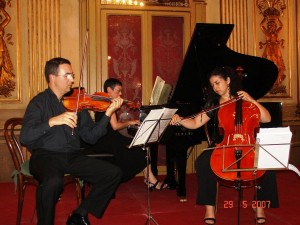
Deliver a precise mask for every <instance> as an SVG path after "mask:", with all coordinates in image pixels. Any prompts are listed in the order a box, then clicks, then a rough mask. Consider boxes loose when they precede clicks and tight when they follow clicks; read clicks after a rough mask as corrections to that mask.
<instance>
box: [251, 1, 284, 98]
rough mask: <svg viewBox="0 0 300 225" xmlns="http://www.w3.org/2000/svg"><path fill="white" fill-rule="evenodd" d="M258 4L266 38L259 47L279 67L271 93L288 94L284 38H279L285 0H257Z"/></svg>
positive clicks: (264, 56)
mask: <svg viewBox="0 0 300 225" xmlns="http://www.w3.org/2000/svg"><path fill="white" fill-rule="evenodd" d="M256 5H257V7H258V9H259V11H260V14H262V15H263V17H264V18H263V20H262V21H261V23H260V27H261V30H262V31H263V33H264V35H265V37H266V40H265V42H262V41H260V42H259V48H260V49H262V48H264V51H263V54H262V57H263V58H266V59H269V60H271V61H272V62H274V63H275V65H276V66H277V68H278V78H277V80H276V82H275V84H274V86H273V88H272V89H271V91H270V93H271V94H286V93H287V90H286V86H285V85H284V83H283V81H284V80H285V78H286V75H285V70H286V68H285V64H284V60H283V57H282V52H281V49H283V48H284V39H280V38H279V34H280V32H281V31H282V29H283V26H284V25H283V23H282V21H281V20H280V16H282V15H283V11H284V10H285V9H286V2H285V0H257V1H256Z"/></svg>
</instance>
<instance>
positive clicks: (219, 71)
mask: <svg viewBox="0 0 300 225" xmlns="http://www.w3.org/2000/svg"><path fill="white" fill-rule="evenodd" d="M212 76H220V77H222V78H223V79H224V80H226V79H227V78H228V77H229V78H230V84H229V87H230V94H231V95H233V96H237V92H238V91H240V90H242V82H241V78H240V77H239V76H238V74H237V73H236V71H235V70H234V69H233V68H231V67H229V66H222V67H217V68H215V69H213V70H212V71H211V72H210V74H209V77H208V79H210V78H211V77H212Z"/></svg>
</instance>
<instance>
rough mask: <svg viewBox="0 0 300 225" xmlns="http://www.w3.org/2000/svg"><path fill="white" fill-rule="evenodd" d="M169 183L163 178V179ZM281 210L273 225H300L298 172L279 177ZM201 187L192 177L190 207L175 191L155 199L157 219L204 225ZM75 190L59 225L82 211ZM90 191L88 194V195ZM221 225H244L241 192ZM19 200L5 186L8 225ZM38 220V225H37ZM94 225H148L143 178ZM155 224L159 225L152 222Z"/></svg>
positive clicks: (31, 191)
mask: <svg viewBox="0 0 300 225" xmlns="http://www.w3.org/2000/svg"><path fill="white" fill-rule="evenodd" d="M160 178H161V179H163V177H160ZM277 181H278V190H279V199H280V208H278V209H267V210H266V215H267V223H266V224H270V225H279V224H280V225H296V224H299V223H300V178H299V177H298V176H297V175H296V174H295V173H294V172H292V171H280V172H278V173H277ZM196 189H197V183H196V177H195V175H194V174H190V175H187V194H188V196H187V197H188V202H187V203H179V201H178V199H177V196H176V192H175V191H172V190H163V191H153V192H151V193H150V205H151V215H152V216H153V218H154V219H155V221H156V222H157V223H158V224H159V225H201V224H204V223H203V216H204V209H203V208H202V207H200V206H196V205H195V195H196ZM73 191H74V187H73V185H69V186H67V187H66V189H65V191H64V193H63V195H62V199H61V201H60V202H59V203H58V204H57V208H56V223H55V225H64V224H65V221H66V219H67V217H68V215H69V213H70V212H71V211H72V209H74V208H75V206H76V201H75V196H74V195H73V193H74V192H73ZM87 191H88V190H87ZM219 193H220V194H219V203H218V204H219V205H218V213H217V223H216V225H234V224H238V219H237V191H235V190H233V189H232V188H226V187H221V188H220V192H219ZM34 195H35V188H33V187H29V188H28V189H27V191H26V195H25V202H24V209H23V216H22V221H21V224H22V225H32V224H36V214H34V207H35V196H34ZM252 196H253V189H246V190H244V199H243V200H244V201H246V203H248V205H247V207H245V208H241V213H240V224H241V225H242V224H243V225H252V224H255V223H254V220H253V218H254V214H253V211H252V207H251V205H250V204H251V202H252ZM226 201H232V203H233V208H224V203H225V202H226ZM16 208H17V195H16V194H14V185H13V184H12V183H1V184H0V212H1V221H0V224H3V225H15V221H16ZM31 220H32V221H31ZM90 221H91V224H92V225H144V224H146V221H147V189H146V186H145V185H144V183H143V181H142V178H141V177H136V178H134V179H133V180H132V181H130V182H128V183H126V184H122V185H121V186H120V188H119V190H118V192H117V194H116V198H115V199H113V200H112V201H111V203H110V205H109V207H108V209H107V211H106V213H105V215H104V217H103V218H102V219H96V218H94V217H92V216H90ZM147 224H148V223H147ZM151 224H155V223H153V222H151Z"/></svg>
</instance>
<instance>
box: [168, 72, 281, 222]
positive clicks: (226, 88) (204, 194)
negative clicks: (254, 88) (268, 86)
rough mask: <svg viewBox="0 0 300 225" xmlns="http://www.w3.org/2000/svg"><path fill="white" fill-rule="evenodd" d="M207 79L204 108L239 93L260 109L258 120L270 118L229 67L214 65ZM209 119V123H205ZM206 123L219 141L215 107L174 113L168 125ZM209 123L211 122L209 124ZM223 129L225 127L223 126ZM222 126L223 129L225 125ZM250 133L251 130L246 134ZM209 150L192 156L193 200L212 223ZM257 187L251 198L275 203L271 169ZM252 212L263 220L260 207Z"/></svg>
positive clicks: (213, 199)
mask: <svg viewBox="0 0 300 225" xmlns="http://www.w3.org/2000/svg"><path fill="white" fill-rule="evenodd" d="M209 82H210V85H211V89H212V90H211V91H212V93H211V95H210V96H211V99H210V100H208V101H207V103H206V106H205V108H207V109H209V108H212V107H213V106H215V105H219V104H222V103H225V102H228V101H229V100H232V99H233V98H235V97H240V98H242V99H243V100H245V101H248V102H250V103H252V104H254V105H255V106H256V107H257V108H258V109H259V112H260V122H261V123H267V122H270V121H271V115H270V113H269V112H268V110H267V109H266V108H264V107H263V106H262V105H261V104H259V103H258V102H257V101H256V100H254V99H253V98H252V97H251V96H250V95H249V94H248V93H246V92H245V91H241V82H240V78H239V77H238V75H237V74H236V73H235V71H234V70H233V69H232V68H229V67H220V68H216V69H214V70H213V71H212V72H211V73H210V75H209ZM208 122H209V123H208ZM206 123H208V128H211V129H209V130H210V137H211V139H212V140H211V141H212V144H211V146H210V147H212V146H215V144H218V143H220V142H221V141H222V139H223V136H222V135H221V134H219V126H218V110H213V111H208V112H207V113H201V114H199V115H197V116H196V117H195V118H191V119H183V118H182V117H180V116H179V115H177V114H176V115H174V117H173V118H172V120H171V124H172V125H179V124H180V125H182V126H184V127H186V128H189V129H196V128H199V127H201V126H203V125H204V124H206ZM210 125H212V126H210ZM224 129H225V128H224ZM225 130H226V129H225ZM250 135H251V134H250ZM212 152H213V151H211V150H207V151H204V152H203V153H202V154H201V155H200V156H199V157H198V158H197V159H196V173H197V178H198V194H197V199H196V203H197V204H198V205H204V206H205V209H206V212H205V216H204V222H205V223H206V224H214V223H215V222H216V218H215V204H216V188H217V177H216V176H215V174H214V172H213V171H212V169H211V165H210V159H211V155H212ZM259 186H260V189H258V190H257V196H256V197H255V199H257V200H259V201H268V202H270V205H268V207H272V208H275V207H278V196H277V184H276V177H275V173H274V171H268V172H266V174H265V175H264V176H263V178H262V181H261V182H260V183H259ZM253 210H254V211H255V212H256V215H255V221H256V223H257V224H264V223H265V222H266V217H265V213H264V208H262V207H258V208H254V209H253Z"/></svg>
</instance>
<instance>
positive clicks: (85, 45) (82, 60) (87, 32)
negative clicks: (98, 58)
mask: <svg viewBox="0 0 300 225" xmlns="http://www.w3.org/2000/svg"><path fill="white" fill-rule="evenodd" d="M88 39H89V31H88V30H86V35H85V43H84V48H83V52H82V58H81V66H80V76H79V84H78V93H77V99H76V108H75V114H76V115H77V113H78V107H79V98H80V89H81V83H82V77H83V68H84V62H85V55H86V49H87V43H88ZM73 134H74V128H73V129H72V135H73Z"/></svg>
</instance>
